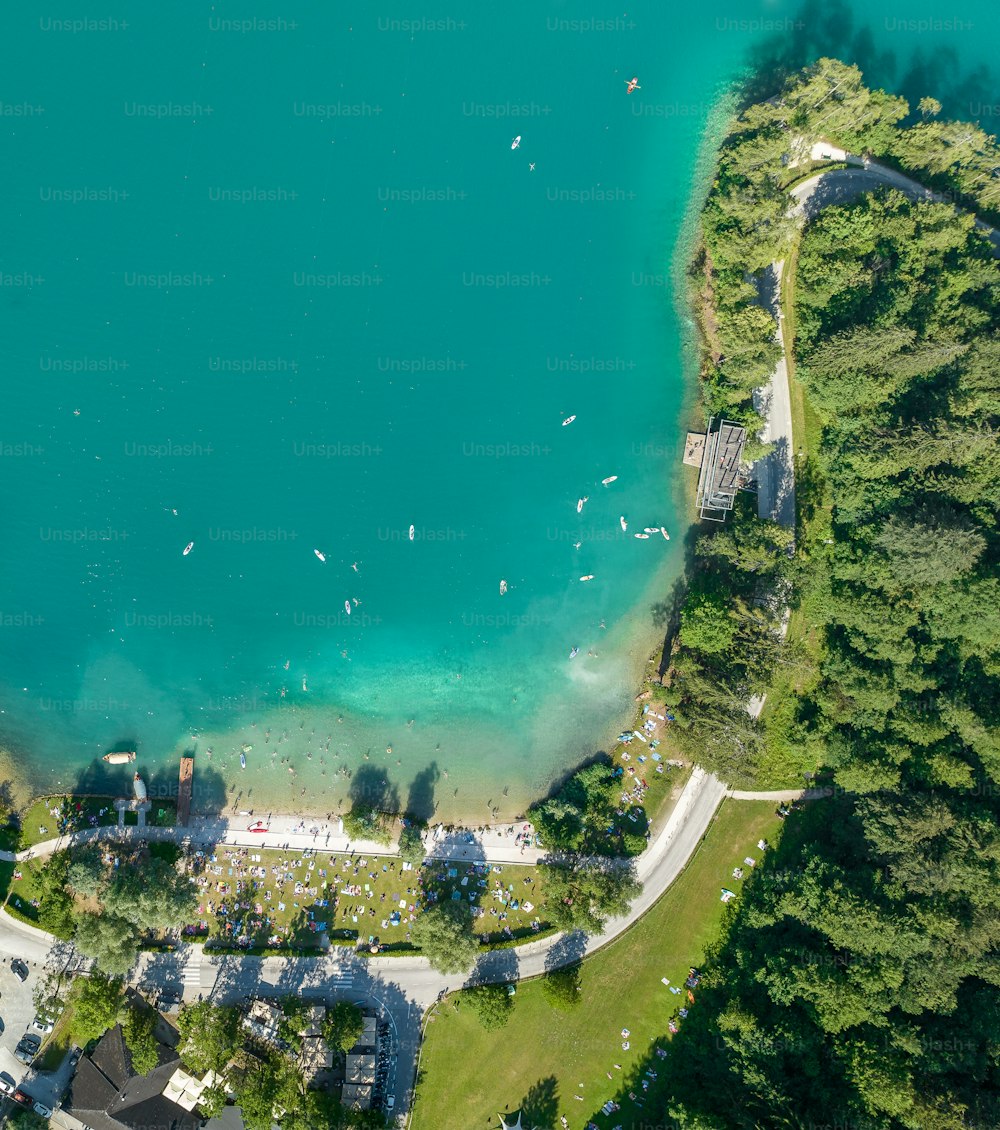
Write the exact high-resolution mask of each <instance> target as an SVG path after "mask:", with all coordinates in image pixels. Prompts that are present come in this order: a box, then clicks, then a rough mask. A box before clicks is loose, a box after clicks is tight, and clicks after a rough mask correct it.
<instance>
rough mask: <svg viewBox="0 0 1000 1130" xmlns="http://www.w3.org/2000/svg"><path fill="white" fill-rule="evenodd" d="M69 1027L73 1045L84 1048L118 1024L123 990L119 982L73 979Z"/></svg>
mask: <svg viewBox="0 0 1000 1130" xmlns="http://www.w3.org/2000/svg"><path fill="white" fill-rule="evenodd" d="M69 1000H70V1005H71V1013H70V1018H69V1027H70V1032H71V1034H72V1038H73V1042H74V1043H76V1044H79V1046H80V1047H86V1046H87V1044H89V1043H90V1042H91V1040H96V1039H99V1038H100V1037H101V1036H103V1035H104V1033H105V1032H106V1031H107V1030H108V1029H109V1028H113V1027H114V1026H115V1025H116V1024H117V1023H118V1018H119V1016H120V1014H121V1011H122V1008H123V1006H124V1003H125V987H124V983H123V981H122V980H121V979H120V978H117V977H106V976H104V974H102V973H91V974H90V976H89V977H77V979H76V980H75V981H74V982H73V986H72V988H71V989H70V994H69Z"/></svg>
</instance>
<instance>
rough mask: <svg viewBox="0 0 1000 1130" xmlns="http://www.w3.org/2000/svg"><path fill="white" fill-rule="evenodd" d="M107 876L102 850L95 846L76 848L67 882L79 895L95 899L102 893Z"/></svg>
mask: <svg viewBox="0 0 1000 1130" xmlns="http://www.w3.org/2000/svg"><path fill="white" fill-rule="evenodd" d="M106 874H107V870H106V868H105V866H104V862H103V860H102V859H101V849H100V848H98V847H96V846H94V845H85V846H82V847H79V848H74V850H73V858H72V862H71V863H70V865H69V869H68V871H67V875H66V881H67V883H69V885H70V886H71V887H72V888H73V890H74V891H76V893H77V894H78V895H83V896H84V897H85V898H93V897H94V896H95V895H97V894H98V892H99V891H100V889H101V886H102V885H103V883H104V879H105V876H106Z"/></svg>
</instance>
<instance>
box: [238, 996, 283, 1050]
mask: <svg viewBox="0 0 1000 1130" xmlns="http://www.w3.org/2000/svg"><path fill="white" fill-rule="evenodd" d="M281 1021H282V1012H281V1009H280V1008H279V1007H278V1006H277V1005H276V1004H275V1003H274V1002H273V1001H263V1000H253V1001H251V1002H250V1008H249V1009H248V1010H247V1014H246V1016H244V1017H243V1027H244V1028H246V1030H247V1031H248V1032H249V1033H250V1034H251V1035H253V1036H256V1037H257V1039H258V1040H261V1041H263V1042H264V1043H266V1044H276V1043H277V1042H278V1030H279V1026H280V1024H281Z"/></svg>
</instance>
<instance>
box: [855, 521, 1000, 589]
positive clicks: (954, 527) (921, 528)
mask: <svg viewBox="0 0 1000 1130" xmlns="http://www.w3.org/2000/svg"><path fill="white" fill-rule="evenodd" d="M876 544H877V545H878V546H879V548H880V549H881V550H882V551H883V552H884V553H885V554H886V556H887V557H888V559H889V568H890V571H891V572H892V575H893V576H894V577H895V579H896V581H898V582H899V584H900V585H902V586H903V587H904V588H920V587H922V586H924V585H937V584H942V583H946V582H948V581H953V580H955V579H956V578H957V577H960V576H961V575H962V574H963V573H968V572H969V571H970V570H972V569H973V568H974V567H975V565H976V562H977V561H978V560H979V558H980V556H981V555H982V553H983V550H984V549H985V548H986V541H985V539H984V538H983V535H982V534H981V533H980V532H979V531H978V530H976V529H975V528H974V525H973V523H972V522H970V521H969V520H968V519H966V518H964V517H963V516H962V515H961V514H959V513H958V512H956V511H955V510H953V509H951V508H945V507H942V506H940V505H935V506H932V505H925V506H922V507H921V508H920V509H919V510H918V511H917V512H916V514H914V516H913V518H912V519H907V518H904V517H896V516H893V517H891V518H889V519H888V521H887V522H886V523H885V525H884V526H883V527H882V531H881V533H880V534H879V535H878V537H877V538H876Z"/></svg>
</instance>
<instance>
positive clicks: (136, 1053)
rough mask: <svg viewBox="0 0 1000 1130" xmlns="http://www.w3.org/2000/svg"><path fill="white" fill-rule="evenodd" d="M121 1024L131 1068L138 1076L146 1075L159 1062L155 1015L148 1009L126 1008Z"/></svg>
mask: <svg viewBox="0 0 1000 1130" xmlns="http://www.w3.org/2000/svg"><path fill="white" fill-rule="evenodd" d="M121 1024H122V1033H123V1035H124V1036H125V1043H126V1045H127V1047H128V1050H129V1052H130V1053H131V1055H132V1064H133V1066H134V1067H135V1069H136V1071H137V1072H138V1073H139V1074H140V1075H148V1074H149V1073H150V1072H151V1071H152V1070H154V1068H155V1067H156V1066H157V1064H158V1063H159V1062H160V1055H159V1051H158V1049H157V1042H158V1041H157V1039H156V1016H155V1014H154V1013H153V1012H152V1010H151V1009H148V1008H143V1009H139V1008H134V1007H133V1008H128V1009H126V1010H125V1016H124V1019H123V1020H122V1022H121Z"/></svg>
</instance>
